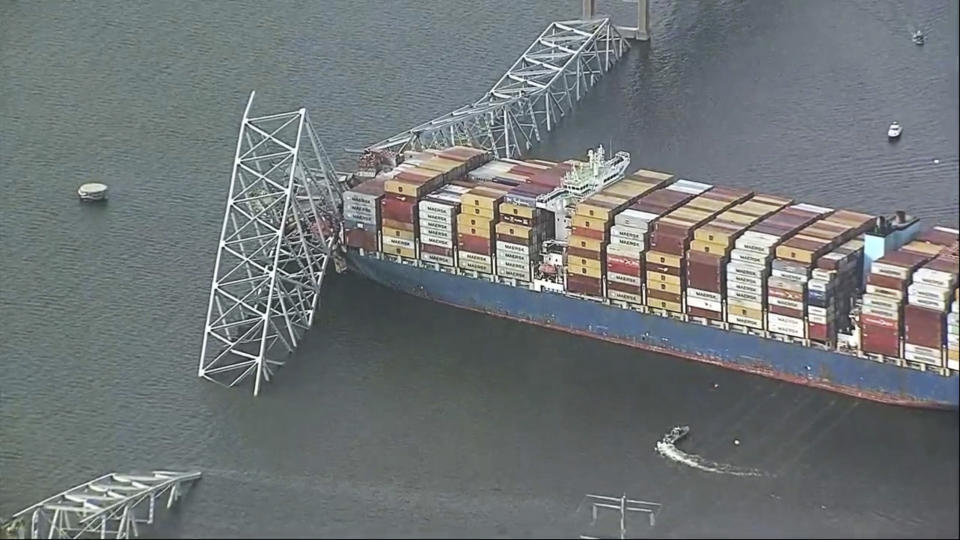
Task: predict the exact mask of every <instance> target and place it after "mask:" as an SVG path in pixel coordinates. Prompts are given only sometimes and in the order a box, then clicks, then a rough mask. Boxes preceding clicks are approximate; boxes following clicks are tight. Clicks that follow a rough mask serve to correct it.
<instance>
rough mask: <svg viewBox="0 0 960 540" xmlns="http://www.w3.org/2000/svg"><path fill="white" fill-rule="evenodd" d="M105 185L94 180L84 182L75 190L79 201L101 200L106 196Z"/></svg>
mask: <svg viewBox="0 0 960 540" xmlns="http://www.w3.org/2000/svg"><path fill="white" fill-rule="evenodd" d="M107 189H108V188H107V186H106V185H105V184H98V183H96V182H93V183H90V184H84V185H82V186H80V189H78V190H77V195H78V196H79V197H80V200H81V201H102V200H104V199H106V198H107Z"/></svg>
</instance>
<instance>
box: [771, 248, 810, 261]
mask: <svg viewBox="0 0 960 540" xmlns="http://www.w3.org/2000/svg"><path fill="white" fill-rule="evenodd" d="M817 255H819V251H811V250H808V249H800V248H797V247H791V246H783V245H780V246H777V258H778V259H786V260H788V261H796V262H801V263H812V262H813V259H815V258H816V257H817Z"/></svg>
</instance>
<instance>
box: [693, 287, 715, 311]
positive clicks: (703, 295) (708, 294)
mask: <svg viewBox="0 0 960 540" xmlns="http://www.w3.org/2000/svg"><path fill="white" fill-rule="evenodd" d="M690 298H699V299H701V300H709V301H711V302H717V303H718V304H719V303H720V302H722V301H723V295H721V294H720V293H715V292H712V291H705V290H703V289H687V299H688V300H689V299H690ZM704 309H707V308H704Z"/></svg>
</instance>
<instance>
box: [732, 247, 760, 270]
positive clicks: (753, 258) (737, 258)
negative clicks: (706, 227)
mask: <svg viewBox="0 0 960 540" xmlns="http://www.w3.org/2000/svg"><path fill="white" fill-rule="evenodd" d="M769 260H770V256H769V255H761V254H759V253H756V252H753V251H747V250H744V249H739V248H738V249H735V250H733V251H731V252H730V261H731V262H744V263H750V264H755V265H758V266H763V267H766V265H767V261H769Z"/></svg>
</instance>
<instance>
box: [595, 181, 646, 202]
mask: <svg viewBox="0 0 960 540" xmlns="http://www.w3.org/2000/svg"><path fill="white" fill-rule="evenodd" d="M650 187H651V186H650V184H649V183H646V182H637V181H636V180H630V179H629V178H624V179H623V180H620V181H619V182H617V183H616V184H613V185H612V186H610V187H608V188H605V189H604V190H603V192H602V193H609V194H612V195H619V196H621V197H627V198H630V199H635V198H637V197H639V196H640V195H643V194H644V193H646V192H647V191H650Z"/></svg>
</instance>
